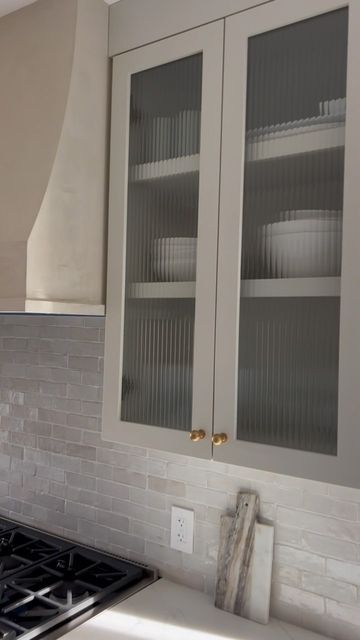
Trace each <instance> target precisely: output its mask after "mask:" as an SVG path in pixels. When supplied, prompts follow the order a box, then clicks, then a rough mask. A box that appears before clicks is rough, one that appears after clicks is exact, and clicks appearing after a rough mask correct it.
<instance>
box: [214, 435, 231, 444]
mask: <svg viewBox="0 0 360 640" xmlns="http://www.w3.org/2000/svg"><path fill="white" fill-rule="evenodd" d="M227 441H228V437H227V435H226V433H214V435H213V437H212V442H213V444H214V445H215V447H218V446H219V445H220V444H225V443H226V442H227Z"/></svg>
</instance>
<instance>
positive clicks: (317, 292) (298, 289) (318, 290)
mask: <svg viewBox="0 0 360 640" xmlns="http://www.w3.org/2000/svg"><path fill="white" fill-rule="evenodd" d="M340 280H341V279H340V278H337V277H325V278H276V279H275V278H274V279H270V278H268V279H265V278H264V279H259V280H242V281H241V297H242V298H306V297H309V298H314V297H318V298H320V297H328V298H332V297H338V296H340Z"/></svg>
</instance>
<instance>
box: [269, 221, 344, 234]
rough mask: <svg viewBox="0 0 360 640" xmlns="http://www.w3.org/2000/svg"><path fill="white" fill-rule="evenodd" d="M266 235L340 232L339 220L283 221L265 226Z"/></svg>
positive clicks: (340, 223)
mask: <svg viewBox="0 0 360 640" xmlns="http://www.w3.org/2000/svg"><path fill="white" fill-rule="evenodd" d="M266 227H267V228H266V231H265V233H266V234H267V235H272V236H274V235H278V234H282V233H286V234H288V233H303V232H304V231H309V232H315V233H322V232H326V231H338V232H341V229H342V221H341V220H331V219H330V220H326V219H325V220H320V219H317V220H309V219H308V220H284V221H283V222H274V223H273V224H268V225H266Z"/></svg>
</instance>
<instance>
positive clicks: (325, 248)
mask: <svg viewBox="0 0 360 640" xmlns="http://www.w3.org/2000/svg"><path fill="white" fill-rule="evenodd" d="M341 245H342V233H341V231H323V232H314V231H302V232H301V231H299V232H297V233H280V234H275V235H269V236H268V237H267V239H266V255H267V262H268V267H270V269H271V273H272V275H273V276H274V277H278V278H301V277H302V278H309V277H325V276H339V275H340V270H341Z"/></svg>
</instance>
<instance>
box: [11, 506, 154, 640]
mask: <svg viewBox="0 0 360 640" xmlns="http://www.w3.org/2000/svg"><path fill="white" fill-rule="evenodd" d="M145 573H146V571H145V568H142V567H141V566H138V565H136V564H132V563H131V562H127V561H125V560H122V559H120V558H116V557H113V556H110V555H107V554H104V553H99V552H97V551H94V550H92V549H87V548H85V547H80V546H78V545H74V544H71V543H69V542H67V541H64V540H61V539H60V538H56V537H53V536H48V535H46V534H44V533H42V532H40V531H36V530H34V529H30V528H28V527H22V526H20V525H16V524H15V523H12V522H10V521H9V522H7V521H6V520H4V519H0V640H15V639H16V638H21V640H30V638H38V637H41V636H44V634H45V633H46V632H49V631H50V630H52V629H54V628H55V627H58V626H59V625H61V624H65V623H66V622H67V621H68V620H70V619H72V618H74V617H75V616H77V615H79V614H81V613H83V612H84V611H86V610H88V609H91V608H93V607H95V606H96V605H97V604H98V603H100V602H101V601H103V600H105V599H106V598H108V597H109V596H110V595H111V594H114V595H115V594H116V593H119V592H121V591H122V590H123V589H125V588H126V587H128V586H130V585H132V584H135V583H137V582H140V580H142V578H143V577H144V575H145Z"/></svg>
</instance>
